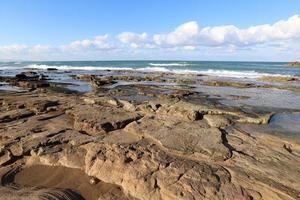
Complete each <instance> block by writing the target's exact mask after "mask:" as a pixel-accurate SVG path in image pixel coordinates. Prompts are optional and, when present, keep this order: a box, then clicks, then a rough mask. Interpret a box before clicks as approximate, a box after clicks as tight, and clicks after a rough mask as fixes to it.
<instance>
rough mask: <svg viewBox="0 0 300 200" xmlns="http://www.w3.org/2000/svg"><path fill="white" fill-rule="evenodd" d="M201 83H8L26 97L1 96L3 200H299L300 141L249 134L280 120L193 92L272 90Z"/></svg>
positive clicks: (36, 79)
mask: <svg viewBox="0 0 300 200" xmlns="http://www.w3.org/2000/svg"><path fill="white" fill-rule="evenodd" d="M194 76H195V75H193V76H192V75H191V76H185V77H184V78H182V77H180V78H179V77H178V76H177V77H176V76H174V78H170V77H172V75H171V76H170V75H169V74H143V75H141V76H133V75H132V76H119V75H115V76H114V75H111V76H95V75H89V74H85V75H76V76H73V78H74V79H77V80H78V79H80V80H82V81H86V83H87V84H90V85H91V86H92V88H93V91H91V92H89V93H80V92H76V91H73V90H70V89H69V88H67V87H66V86H67V84H65V83H59V82H56V83H53V82H51V81H50V80H49V79H48V77H46V76H43V75H42V74H39V73H23V74H20V75H18V76H16V77H1V78H0V82H6V83H9V84H10V85H13V86H18V87H22V88H23V89H25V91H22V92H12V91H0V177H1V186H0V199H3V200H4V199H5V200H6V199H28V198H29V197H30V199H87V200H94V199H95V200H96V199H107V200H109V199H121V200H122V199H124V200H129V199H134V200H148V199H164V200H165V199H166V200H168V199H170V200H173V199H183V200H190V199H227V200H234V199H239V200H242V199H245V200H260V199H269V200H279V199H286V200H289V199H290V200H292V199H299V198H300V165H299V163H300V141H299V139H290V138H285V137H280V136H276V135H272V134H255V133H251V132H246V131H245V130H243V129H241V128H240V127H242V126H243V125H250V124H255V125H257V126H264V125H267V124H268V123H269V121H270V119H271V117H272V116H273V115H274V114H275V111H274V110H268V109H258V108H253V109H245V108H243V107H240V108H238V107H231V106H225V105H223V104H221V103H220V102H219V100H218V99H216V98H214V97H210V96H208V95H206V94H203V93H201V92H195V91H193V90H191V88H193V84H199V83H201V84H203V85H207V86H215V87H220V86H221V87H237V88H256V87H265V88H268V87H266V86H259V85H256V84H254V83H238V82H230V81H227V82H224V81H216V80H199V79H198V78H197V77H194ZM264 80H266V79H264ZM268 80H269V79H268ZM120 81H123V82H128V81H133V82H136V83H145V84H130V85H126V84H123V85H122V84H120V85H118V83H119V82H120ZM272 81H273V80H272ZM280 81H281V80H280ZM284 81H298V79H297V80H284ZM146 83H147V84H146ZM155 83H176V84H175V85H173V84H171V85H168V84H165V85H158V84H155ZM112 86H113V87H112ZM270 87H271V86H270ZM272 87H273V86H272ZM274 87H275V86H274ZM276 87H277V89H287V88H283V87H285V86H276ZM294 87H295V88H297V89H296V90H295V89H294V88H293V89H292V90H293V91H298V89H299V87H297V86H294ZM299 91H300V90H299ZM239 98H242V97H239ZM295 112H297V111H295ZM298 112H299V110H298Z"/></svg>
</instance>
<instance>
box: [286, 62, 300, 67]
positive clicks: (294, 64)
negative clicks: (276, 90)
mask: <svg viewBox="0 0 300 200" xmlns="http://www.w3.org/2000/svg"><path fill="white" fill-rule="evenodd" d="M286 66H287V67H300V61H296V62H290V63H288V64H286Z"/></svg>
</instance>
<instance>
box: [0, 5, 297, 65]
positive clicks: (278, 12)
mask: <svg viewBox="0 0 300 200" xmlns="http://www.w3.org/2000/svg"><path fill="white" fill-rule="evenodd" d="M0 60H245V61H294V60H300V1H299V0H210V1H207V0H126V1H125V0H64V1H62V0H1V1H0Z"/></svg>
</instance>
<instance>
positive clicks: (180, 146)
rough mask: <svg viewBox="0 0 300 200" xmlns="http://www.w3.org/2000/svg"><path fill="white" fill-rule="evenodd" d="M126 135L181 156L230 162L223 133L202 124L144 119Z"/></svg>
mask: <svg viewBox="0 0 300 200" xmlns="http://www.w3.org/2000/svg"><path fill="white" fill-rule="evenodd" d="M125 130H126V131H128V132H133V133H135V134H137V135H140V134H142V136H144V137H146V138H149V139H152V140H154V141H155V142H156V143H157V144H161V145H162V146H163V147H165V148H167V149H169V150H176V151H178V152H179V153H182V154H195V155H199V154H200V156H201V155H202V156H204V157H206V158H208V159H212V160H226V159H228V158H230V156H231V152H230V150H229V149H228V148H227V147H225V146H224V144H223V140H222V133H221V132H220V131H219V130H218V129H217V128H207V127H205V125H204V126H203V124H201V123H196V122H194V123H188V122H184V121H179V120H173V119H166V118H156V117H144V118H143V119H141V120H139V121H138V123H135V122H133V123H131V124H129V125H128V126H127V127H126V128H125Z"/></svg>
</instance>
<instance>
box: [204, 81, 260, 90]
mask: <svg viewBox="0 0 300 200" xmlns="http://www.w3.org/2000/svg"><path fill="white" fill-rule="evenodd" d="M203 84H204V85H209V86H218V87H236V88H252V87H256V85H255V84H253V83H244V82H232V81H215V80H210V81H203Z"/></svg>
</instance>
